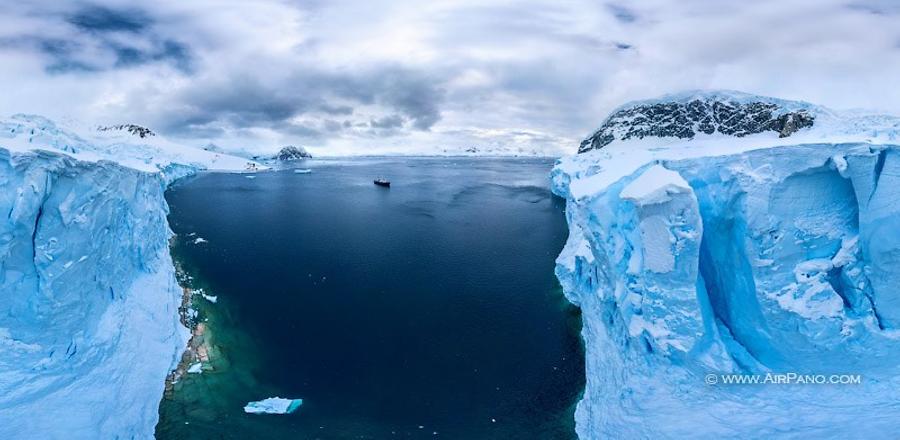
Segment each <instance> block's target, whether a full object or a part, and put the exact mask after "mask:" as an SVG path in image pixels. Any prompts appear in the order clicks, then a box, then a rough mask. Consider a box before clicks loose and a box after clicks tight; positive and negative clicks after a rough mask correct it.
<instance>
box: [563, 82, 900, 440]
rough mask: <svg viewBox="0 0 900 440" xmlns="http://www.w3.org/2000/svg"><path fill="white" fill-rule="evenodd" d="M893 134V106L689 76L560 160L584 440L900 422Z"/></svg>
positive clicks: (618, 115) (858, 429)
mask: <svg viewBox="0 0 900 440" xmlns="http://www.w3.org/2000/svg"><path fill="white" fill-rule="evenodd" d="M796 121H800V122H801V123H795V122H796ZM898 134H900V119H898V118H895V117H892V116H886V115H878V114H869V113H864V112H836V111H833V110H830V109H827V108H824V107H820V106H816V105H813V104H809V103H804V102H796V101H784V100H779V99H774V98H768V97H761V96H754V95H748V94H743V93H738V92H731V91H704V92H687V93H682V94H677V95H670V96H666V97H663V98H660V99H657V100H650V101H640V102H635V103H630V104H626V105H624V106H622V107H620V108H619V109H617V110H616V111H614V112H613V114H612V115H611V116H610V117H609V118H608V119H607V121H606V122H605V123H604V124H603V126H601V128H600V129H599V130H598V131H597V132H595V133H593V134H592V135H591V136H590V137H589V138H588V139H586V140H585V141H584V142H583V143H582V147H581V149H580V153H579V154H576V155H574V156H570V157H565V158H562V159H560V160H559V161H558V162H557V164H556V166H555V167H554V169H553V171H552V173H551V185H552V188H553V191H554V192H555V193H556V194H557V195H559V196H561V197H564V198H566V200H567V207H566V216H567V220H568V223H569V228H570V235H569V238H568V241H567V243H566V245H565V248H564V249H563V251H562V252H561V254H560V255H559V257H558V259H557V267H556V274H557V277H558V278H559V280H560V283H561V285H562V286H563V291H564V293H565V295H566V297H567V298H568V299H569V300H570V301H571V302H572V303H574V304H576V305H578V306H579V307H580V308H581V310H582V319H583V329H582V337H583V340H584V344H585V352H586V355H585V356H586V359H585V362H586V375H587V378H586V379H587V382H586V389H585V391H584V394H583V397H582V400H581V401H580V402H579V404H578V406H577V409H576V416H575V417H576V430H577V433H578V435H579V437H580V438H582V439H600V438H721V437H726V438H772V437H777V438H809V437H813V438H822V437H826V438H835V437H850V438H862V437H869V436H883V435H884V434H886V433H890V432H896V430H897V429H898V428H900V387H898V385H900V332H898V327H900V295H898V294H897V292H896V289H897V288H900V203H898V202H900V142H898V141H900V140H898ZM729 375H740V376H746V377H753V376H756V377H784V376H786V375H792V376H791V377H798V376H799V377H816V378H819V377H822V378H825V380H826V381H827V380H831V379H830V378H831V377H833V376H838V375H858V376H859V378H860V379H861V380H860V383H858V384H853V383H849V384H848V383H814V384H810V383H808V382H807V383H798V382H796V381H795V382H792V383H784V382H782V383H767V382H761V383H758V384H727V383H725V382H724V380H725V378H726V377H727V376H729ZM773 375H774V376H773Z"/></svg>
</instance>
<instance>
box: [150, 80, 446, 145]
mask: <svg viewBox="0 0 900 440" xmlns="http://www.w3.org/2000/svg"><path fill="white" fill-rule="evenodd" d="M442 99H443V92H442V90H441V89H439V88H437V87H436V85H435V84H433V83H432V81H430V80H428V79H427V78H425V77H424V76H422V75H421V74H418V73H416V72H413V71H406V70H398V69H396V68H393V67H392V68H385V69H374V70H372V71H369V72H362V73H354V74H345V73H335V72H328V71H316V70H314V69H311V68H302V69H298V71H297V72H296V73H294V74H293V75H290V76H287V77H285V78H283V79H280V80H272V81H264V80H262V79H259V78H257V77H255V76H253V75H251V74H240V75H234V76H228V77H225V78H221V79H218V80H201V81H199V82H198V83H197V84H195V85H193V86H192V87H190V88H187V89H186V90H183V91H181V92H180V93H178V94H176V95H175V96H173V97H171V104H172V105H171V107H173V108H177V109H180V110H178V111H170V112H167V113H166V114H165V115H164V116H162V118H163V121H162V126H163V127H164V130H169V131H172V132H176V133H179V134H182V135H188V134H190V133H191V132H192V131H193V130H195V129H197V128H201V127H205V126H225V127H232V128H249V127H267V128H273V129H275V128H277V129H282V128H284V129H288V130H290V132H291V133H294V134H299V135H303V136H307V137H310V136H319V135H320V134H321V131H322V130H324V131H329V132H335V131H338V130H337V129H336V128H339V127H337V126H335V125H334V124H325V125H323V127H322V130H320V129H317V128H311V127H308V126H304V127H301V128H296V127H294V126H293V125H292V123H291V122H290V120H291V119H293V118H295V117H297V116H301V115H309V114H315V113H317V112H319V113H325V114H328V115H343V116H349V115H352V114H353V112H354V109H353V107H351V106H349V105H345V104H333V103H332V102H334V101H351V102H355V103H358V104H360V105H380V106H383V107H385V108H386V109H388V110H392V111H393V112H396V113H399V114H391V115H389V116H385V117H383V118H380V119H377V120H373V125H372V126H373V127H376V126H377V125H380V126H378V127H377V128H401V127H402V125H403V122H404V121H406V120H409V121H411V125H412V127H413V128H414V129H417V130H428V129H430V128H431V127H432V126H433V125H434V124H435V123H437V121H439V120H440V118H441V112H440V104H441V102H442ZM398 120H399V121H400V122H399V123H397V121H398ZM338 125H340V124H338ZM388 126H390V127H388Z"/></svg>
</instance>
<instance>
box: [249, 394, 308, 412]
mask: <svg viewBox="0 0 900 440" xmlns="http://www.w3.org/2000/svg"><path fill="white" fill-rule="evenodd" d="M302 404H303V399H283V398H281V397H269V398H268V399H263V400H260V401H257V402H250V403H248V404H247V405H246V406H244V412H245V413H247V414H290V413H292V412H294V411H296V410H297V408H299V407H300V405H302Z"/></svg>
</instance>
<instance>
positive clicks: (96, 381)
mask: <svg viewBox="0 0 900 440" xmlns="http://www.w3.org/2000/svg"><path fill="white" fill-rule="evenodd" d="M132 131H133V132H134V133H132ZM140 133H144V134H145V136H140ZM245 164H246V160H244V159H240V158H235V157H231V156H227V155H222V154H217V153H212V152H207V151H202V150H192V149H190V148H184V147H181V146H176V145H173V144H170V143H168V141H166V140H165V139H162V138H161V137H159V136H149V135H147V134H146V132H143V131H141V130H137V129H134V128H133V127H131V126H121V127H118V128H117V127H104V129H103V130H100V131H95V132H93V134H91V135H85V136H82V135H77V134H75V133H74V132H73V131H71V130H70V129H68V128H66V127H62V126H58V125H56V124H55V123H53V122H52V121H50V120H48V119H45V118H41V117H38V116H28V115H16V116H13V117H11V118H8V119H5V120H0V186H2V191H0V211H2V212H3V213H4V215H3V220H0V309H2V310H0V353H2V354H0V438H3V439H30V438H72V439H81V438H152V437H153V433H154V428H155V425H156V422H157V418H158V407H159V401H160V399H161V398H162V395H163V389H164V384H165V378H166V375H167V373H169V371H170V370H172V369H173V368H174V367H175V366H176V364H177V362H178V361H179V359H180V357H181V353H182V352H183V350H184V349H185V346H186V342H187V340H188V337H189V336H190V335H189V332H188V330H187V329H186V328H184V326H182V324H181V322H180V320H179V314H178V308H179V306H180V305H181V298H182V289H181V288H180V287H179V286H178V283H177V281H176V279H175V269H174V267H173V264H172V260H171V257H170V255H169V249H168V242H169V239H170V237H171V236H172V233H171V231H170V229H169V226H168V223H167V221H166V215H167V212H168V207H167V205H166V201H165V198H164V197H163V195H164V191H165V189H166V187H167V185H169V184H170V183H172V182H173V181H175V180H177V179H179V178H182V177H185V176H187V175H190V174H193V173H195V172H197V171H198V170H203V169H229V168H234V169H243V168H244V166H245Z"/></svg>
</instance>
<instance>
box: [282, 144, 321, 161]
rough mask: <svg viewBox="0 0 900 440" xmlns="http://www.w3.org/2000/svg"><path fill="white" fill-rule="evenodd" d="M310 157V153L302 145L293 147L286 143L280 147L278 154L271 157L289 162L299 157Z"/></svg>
mask: <svg viewBox="0 0 900 440" xmlns="http://www.w3.org/2000/svg"><path fill="white" fill-rule="evenodd" d="M311 157H312V154H309V152H307V151H306V149H305V148H303V147H295V146H293V145H288V146H287V147H284V148H282V149H281V150H280V151H279V152H278V154H276V155H275V156H274V157H273V159H275V160H280V161H282V162H289V161H294V160H300V159H309V158H311Z"/></svg>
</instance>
